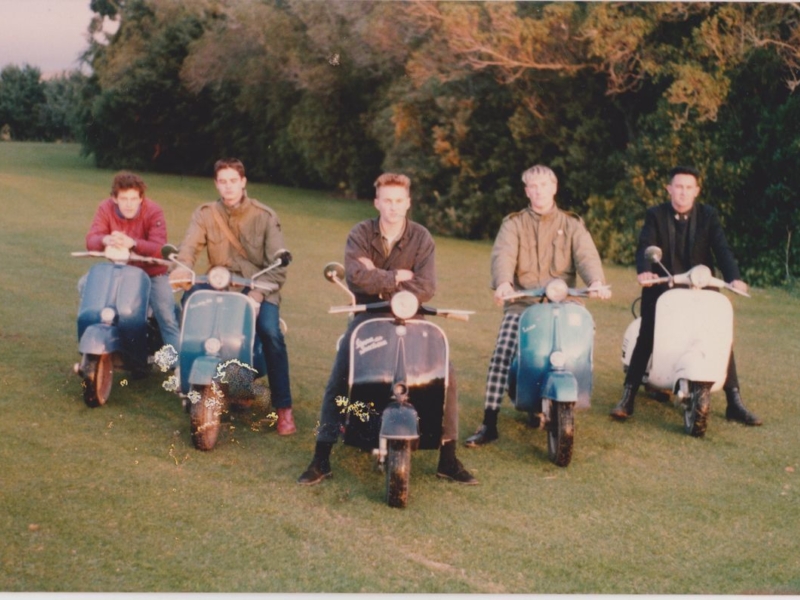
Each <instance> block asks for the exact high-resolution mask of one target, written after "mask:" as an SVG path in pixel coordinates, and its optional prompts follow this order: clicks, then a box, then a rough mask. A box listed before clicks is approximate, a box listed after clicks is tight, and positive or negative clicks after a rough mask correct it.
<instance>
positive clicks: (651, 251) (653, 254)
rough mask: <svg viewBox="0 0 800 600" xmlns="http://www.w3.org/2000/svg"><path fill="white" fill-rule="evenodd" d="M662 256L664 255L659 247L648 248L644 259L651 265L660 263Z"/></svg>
mask: <svg viewBox="0 0 800 600" xmlns="http://www.w3.org/2000/svg"><path fill="white" fill-rule="evenodd" d="M662 256H663V253H662V252H661V248H659V247H658V246H648V247H647V248H646V249H645V251H644V257H645V258H646V259H647V261H648V262H651V263H660V262H661V257H662Z"/></svg>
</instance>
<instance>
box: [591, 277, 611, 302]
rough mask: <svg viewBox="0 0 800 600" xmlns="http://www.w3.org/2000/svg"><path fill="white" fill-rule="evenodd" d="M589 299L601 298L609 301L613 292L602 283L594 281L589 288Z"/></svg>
mask: <svg viewBox="0 0 800 600" xmlns="http://www.w3.org/2000/svg"><path fill="white" fill-rule="evenodd" d="M588 292H589V298H600V300H608V299H609V298H611V290H610V289H609V288H608V287H606V286H604V285H603V282H602V281H593V282H592V283H591V285H590V286H589V288H588Z"/></svg>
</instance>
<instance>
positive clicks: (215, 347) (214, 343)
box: [203, 338, 222, 356]
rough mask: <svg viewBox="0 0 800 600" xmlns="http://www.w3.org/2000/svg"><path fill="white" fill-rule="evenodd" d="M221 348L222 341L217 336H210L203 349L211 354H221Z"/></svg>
mask: <svg viewBox="0 0 800 600" xmlns="http://www.w3.org/2000/svg"><path fill="white" fill-rule="evenodd" d="M220 348H222V342H220V341H219V340H218V339H217V338H208V339H207V340H206V341H205V343H204V344H203V350H205V351H206V354H211V355H212V356H216V355H217V354H219V350H220Z"/></svg>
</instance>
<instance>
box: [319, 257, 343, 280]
mask: <svg viewBox="0 0 800 600" xmlns="http://www.w3.org/2000/svg"><path fill="white" fill-rule="evenodd" d="M322 274H323V275H324V276H325V279H327V280H328V281H330V282H331V283H335V280H336V279H338V280H339V281H343V280H344V267H343V266H342V265H341V264H340V263H338V262H329V263H328V264H327V265H325V267H324V268H323V269H322Z"/></svg>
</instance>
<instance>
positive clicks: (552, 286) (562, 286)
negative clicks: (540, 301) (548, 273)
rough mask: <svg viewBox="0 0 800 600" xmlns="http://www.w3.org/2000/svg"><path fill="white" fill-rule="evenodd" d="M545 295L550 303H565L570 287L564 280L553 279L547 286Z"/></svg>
mask: <svg viewBox="0 0 800 600" xmlns="http://www.w3.org/2000/svg"><path fill="white" fill-rule="evenodd" d="M544 293H545V295H546V296H547V299H548V300H550V302H563V301H564V298H566V297H567V294H568V293H569V286H567V284H566V282H565V281H564V280H563V279H553V281H551V282H550V283H548V284H547V287H546V288H545V289H544Z"/></svg>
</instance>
